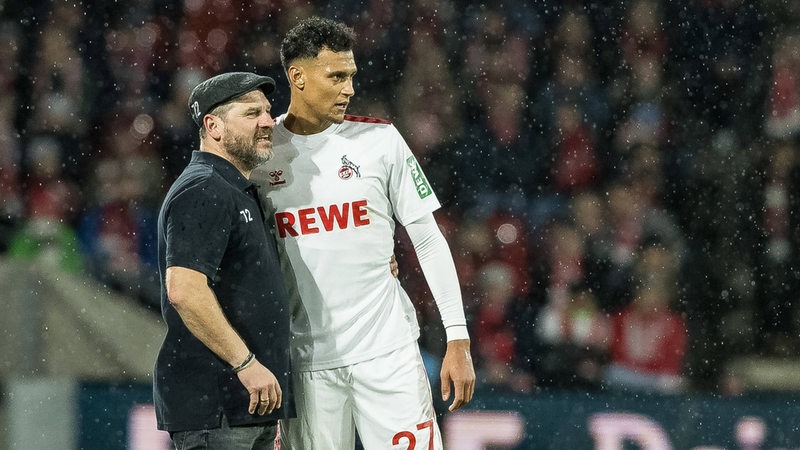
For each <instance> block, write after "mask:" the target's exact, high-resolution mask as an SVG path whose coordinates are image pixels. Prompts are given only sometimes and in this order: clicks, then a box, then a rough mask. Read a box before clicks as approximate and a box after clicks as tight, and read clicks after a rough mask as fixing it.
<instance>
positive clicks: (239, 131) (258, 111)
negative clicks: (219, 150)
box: [222, 90, 275, 171]
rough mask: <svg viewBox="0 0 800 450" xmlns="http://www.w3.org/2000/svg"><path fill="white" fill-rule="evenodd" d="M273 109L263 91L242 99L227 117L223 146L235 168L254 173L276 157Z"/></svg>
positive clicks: (240, 98)
mask: <svg viewBox="0 0 800 450" xmlns="http://www.w3.org/2000/svg"><path fill="white" fill-rule="evenodd" d="M271 108H272V105H271V104H270V103H269V100H267V97H266V96H265V95H264V92H262V91H261V90H256V91H251V92H248V93H247V94H245V95H243V96H241V97H239V98H238V99H237V100H236V101H235V102H234V103H233V106H232V108H231V109H230V111H228V113H227V114H226V115H225V118H224V123H225V133H224V134H223V136H222V145H223V147H224V148H225V150H226V151H227V152H228V154H229V155H230V156H231V159H232V160H233V161H234V164H236V165H237V166H239V167H240V168H241V169H244V170H247V171H251V170H253V169H255V168H256V167H258V166H259V165H261V164H263V163H265V162H267V161H268V160H269V158H270V157H271V156H272V127H274V126H275V120H273V118H272V116H271V115H270V109H271Z"/></svg>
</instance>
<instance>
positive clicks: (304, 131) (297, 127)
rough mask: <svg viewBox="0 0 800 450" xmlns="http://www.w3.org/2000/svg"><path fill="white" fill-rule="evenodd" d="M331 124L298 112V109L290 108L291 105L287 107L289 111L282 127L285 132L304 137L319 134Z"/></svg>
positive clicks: (311, 115) (314, 116)
mask: <svg viewBox="0 0 800 450" xmlns="http://www.w3.org/2000/svg"><path fill="white" fill-rule="evenodd" d="M332 124H333V122H331V121H330V120H327V119H322V118H320V117H318V116H316V115H314V114H310V113H308V112H304V111H301V110H298V108H292V105H289V111H287V113H286V118H285V119H284V121H283V126H284V127H286V129H287V130H289V131H291V132H292V133H294V134H299V135H304V136H308V135H311V134H317V133H321V132H323V131H325V130H326V129H328V127H329V126H331V125H332Z"/></svg>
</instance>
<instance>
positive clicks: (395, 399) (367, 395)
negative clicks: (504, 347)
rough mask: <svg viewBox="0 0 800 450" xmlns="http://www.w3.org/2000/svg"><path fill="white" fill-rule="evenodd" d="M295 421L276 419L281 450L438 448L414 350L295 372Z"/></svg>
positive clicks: (424, 382)
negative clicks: (331, 367) (342, 365)
mask: <svg viewBox="0 0 800 450" xmlns="http://www.w3.org/2000/svg"><path fill="white" fill-rule="evenodd" d="M293 381H294V390H295V395H294V398H295V400H296V402H297V417H298V418H297V419H289V420H281V424H280V428H281V430H280V436H281V437H280V448H281V450H347V449H352V448H354V447H355V430H356V429H357V430H358V436H359V438H360V439H361V443H362V445H363V446H364V449H365V450H383V449H400V450H442V436H441V433H440V432H439V425H438V424H437V423H436V414H435V412H434V409H433V403H432V400H431V388H430V383H429V381H428V376H427V374H426V372H425V366H424V365H423V363H422V357H421V356H420V352H419V347H418V346H417V344H416V343H411V344H409V345H406V346H404V347H402V348H400V349H397V350H395V351H393V352H390V353H388V354H386V355H383V356H379V357H377V358H375V359H372V360H369V361H365V362H361V363H358V364H353V365H352V366H347V367H341V368H337V369H330V370H318V371H311V372H296V373H295V374H294V379H293Z"/></svg>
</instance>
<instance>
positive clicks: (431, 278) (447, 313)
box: [406, 213, 469, 341]
mask: <svg viewBox="0 0 800 450" xmlns="http://www.w3.org/2000/svg"><path fill="white" fill-rule="evenodd" d="M406 232H407V233H408V237H409V238H410V239H411V243H412V244H413V245H414V252H415V253H416V254H417V258H418V259H419V265H420V267H421V268H422V273H423V274H425V280H427V282H428V287H430V289H431V295H433V299H434V301H436V307H437V308H438V309H439V314H440V315H441V317H442V323H443V324H444V326H445V332H446V333H447V340H448V341H452V340H455V339H469V334H468V333H467V320H466V319H465V317H464V302H463V301H462V299H461V286H460V285H459V283H458V276H457V275H456V265H455V263H454V262H453V255H452V254H451V253H450V247H449V246H448V245H447V241H446V240H445V238H444V235H443V234H442V231H441V230H440V229H439V225H437V224H436V220H435V219H434V218H433V214H432V213H429V214H426V215H424V216H422V217H420V218H419V219H417V220H415V221H414V222H411V223H409V224H407V225H406Z"/></svg>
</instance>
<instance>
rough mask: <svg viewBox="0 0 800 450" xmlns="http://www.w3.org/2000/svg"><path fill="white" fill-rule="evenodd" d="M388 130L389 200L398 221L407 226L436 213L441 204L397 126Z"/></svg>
mask: <svg viewBox="0 0 800 450" xmlns="http://www.w3.org/2000/svg"><path fill="white" fill-rule="evenodd" d="M388 130H390V131H389V133H390V136H391V138H390V139H389V152H390V153H389V154H388V158H389V161H388V163H389V183H388V187H389V199H390V201H391V202H392V207H393V208H394V214H395V217H396V218H397V220H398V221H399V222H400V223H401V224H402V225H407V224H409V223H411V222H414V221H415V220H417V219H419V218H420V217H422V216H424V215H425V214H428V213H431V212H433V211H436V210H437V209H439V208H440V207H441V204H440V203H439V199H438V198H437V197H436V194H435V193H434V192H433V190H432V189H431V185H430V183H428V179H427V178H426V177H425V174H424V173H423V172H422V168H421V167H420V165H419V163H418V162H417V158H416V157H414V154H413V153H411V149H410V148H409V147H408V144H406V142H405V140H404V139H403V137H402V136H401V135H400V133H399V132H398V131H397V129H396V128H395V127H394V126H390V127H389V128H388Z"/></svg>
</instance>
